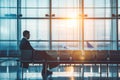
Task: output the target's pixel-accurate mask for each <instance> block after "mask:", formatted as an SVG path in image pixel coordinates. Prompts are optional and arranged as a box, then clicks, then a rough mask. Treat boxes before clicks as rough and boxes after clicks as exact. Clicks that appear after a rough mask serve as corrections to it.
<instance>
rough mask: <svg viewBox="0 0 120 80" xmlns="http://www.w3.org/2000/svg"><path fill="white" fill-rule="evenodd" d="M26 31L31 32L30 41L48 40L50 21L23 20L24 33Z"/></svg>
mask: <svg viewBox="0 0 120 80" xmlns="http://www.w3.org/2000/svg"><path fill="white" fill-rule="evenodd" d="M24 30H29V31H30V34H31V37H30V40H48V39H49V37H48V36H49V20H32V19H31V20H22V32H23V31H24ZM22 32H21V35H22Z"/></svg>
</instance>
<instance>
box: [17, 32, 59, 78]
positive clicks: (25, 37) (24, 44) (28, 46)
mask: <svg viewBox="0 0 120 80" xmlns="http://www.w3.org/2000/svg"><path fill="white" fill-rule="evenodd" d="M29 38H30V32H29V31H28V30H25V31H23V38H22V40H21V42H20V46H19V47H20V50H31V51H32V52H34V53H33V54H37V52H36V53H35V50H34V48H33V47H32V46H31V44H30V43H29V41H28V39H29ZM40 56H41V57H42V58H43V59H45V60H50V59H53V58H52V57H51V56H49V55H48V54H47V53H46V52H45V51H43V52H42V53H40ZM38 57H39V56H38ZM57 65H58V64H56V65H52V64H48V66H49V67H50V69H51V68H54V67H56V66H57ZM28 66H29V63H24V64H23V67H25V68H28ZM48 66H47V67H48ZM45 67H46V65H45V63H43V69H42V77H43V80H45V78H46V77H47V76H49V75H52V72H51V71H49V70H46V68H45ZM45 72H46V74H47V76H46V75H45Z"/></svg>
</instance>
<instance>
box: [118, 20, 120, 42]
mask: <svg viewBox="0 0 120 80" xmlns="http://www.w3.org/2000/svg"><path fill="white" fill-rule="evenodd" d="M118 40H120V19H119V20H118Z"/></svg>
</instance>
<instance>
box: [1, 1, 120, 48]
mask: <svg viewBox="0 0 120 80" xmlns="http://www.w3.org/2000/svg"><path fill="white" fill-rule="evenodd" d="M18 1H19V2H21V4H18V5H17V0H0V40H1V42H2V41H8V42H11V41H13V42H14V41H15V43H16V45H17V44H18V43H19V40H18V39H20V38H22V32H23V31H24V30H26V29H27V30H29V31H30V33H31V38H30V42H31V43H32V45H33V46H34V47H35V48H37V49H57V50H58V49H63V48H64V47H63V46H66V47H67V48H65V49H89V48H87V43H90V44H91V45H92V46H93V49H95V50H97V49H99V47H98V46H100V47H103V48H102V49H113V50H114V49H117V48H118V46H116V47H115V45H116V44H118V43H117V41H119V33H117V30H116V29H117V27H118V32H119V20H117V19H118V18H119V13H120V10H119V9H120V6H119V4H120V0H118V6H117V2H116V1H115V0H18ZM117 12H118V15H116V14H117ZM19 14H20V15H21V16H19ZM17 16H18V17H17ZM117 22H118V23H117ZM19 32H20V33H21V34H19ZM18 36H20V38H19V37H18ZM117 39H118V40H117ZM38 43H40V45H42V46H44V47H40V48H39V46H38ZM43 43H45V44H43ZM2 45H3V44H2ZM10 45H12V44H10ZM101 45H104V46H101ZM109 45H113V47H114V48H111V47H110V46H109ZM94 47H95V48H94Z"/></svg>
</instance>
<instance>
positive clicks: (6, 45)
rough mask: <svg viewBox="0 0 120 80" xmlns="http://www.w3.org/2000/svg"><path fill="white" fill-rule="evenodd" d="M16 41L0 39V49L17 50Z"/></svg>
mask: <svg viewBox="0 0 120 80" xmlns="http://www.w3.org/2000/svg"><path fill="white" fill-rule="evenodd" d="M17 47H18V46H17V41H9V40H8V41H0V50H17Z"/></svg>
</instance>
